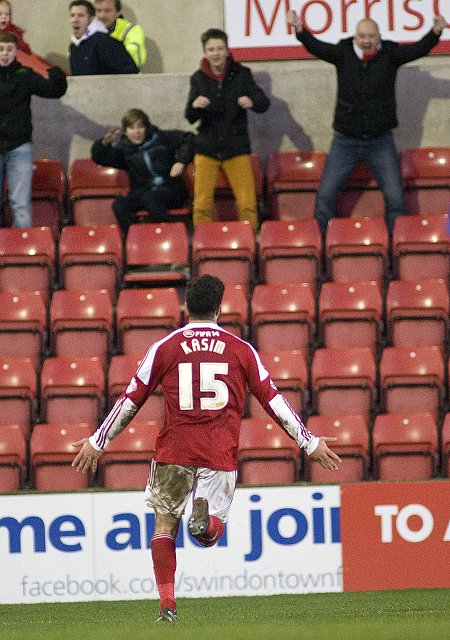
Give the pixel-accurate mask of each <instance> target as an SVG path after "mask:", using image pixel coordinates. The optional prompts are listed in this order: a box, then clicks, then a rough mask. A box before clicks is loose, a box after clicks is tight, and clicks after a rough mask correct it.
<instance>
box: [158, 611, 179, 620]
mask: <svg viewBox="0 0 450 640" xmlns="http://www.w3.org/2000/svg"><path fill="white" fill-rule="evenodd" d="M176 621H177V612H176V611H174V610H173V609H162V611H161V613H160V614H159V618H158V620H157V622H176Z"/></svg>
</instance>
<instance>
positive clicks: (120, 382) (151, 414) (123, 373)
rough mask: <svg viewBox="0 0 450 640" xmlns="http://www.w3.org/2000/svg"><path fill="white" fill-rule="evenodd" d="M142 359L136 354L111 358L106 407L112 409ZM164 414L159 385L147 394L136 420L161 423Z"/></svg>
mask: <svg viewBox="0 0 450 640" xmlns="http://www.w3.org/2000/svg"><path fill="white" fill-rule="evenodd" d="M141 361H142V359H141V358H139V357H137V356H125V355H117V356H113V357H112V358H111V362H110V364H109V371H108V392H107V395H108V408H109V409H112V407H113V406H114V404H115V403H116V401H117V399H118V398H119V397H120V396H121V395H122V393H123V391H124V390H125V389H126V388H127V387H128V385H129V383H130V380H131V378H132V377H133V376H134V375H135V373H136V372H137V370H138V367H139V365H140V364H141ZM164 414H165V406H164V398H163V395H162V391H161V388H160V387H157V388H156V389H155V391H154V392H153V393H152V394H150V395H149V397H148V398H147V400H146V401H145V403H144V404H143V405H142V407H141V408H140V409H139V414H138V420H139V421H140V422H145V421H148V420H155V421H156V422H158V423H159V424H163V422H164Z"/></svg>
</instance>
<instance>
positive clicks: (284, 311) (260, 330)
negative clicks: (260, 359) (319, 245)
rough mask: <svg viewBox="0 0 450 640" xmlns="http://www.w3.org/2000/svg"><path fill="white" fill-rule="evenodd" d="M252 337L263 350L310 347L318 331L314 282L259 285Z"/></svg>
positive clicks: (254, 293)
mask: <svg viewBox="0 0 450 640" xmlns="http://www.w3.org/2000/svg"><path fill="white" fill-rule="evenodd" d="M251 317H252V336H253V340H254V342H255V343H256V345H257V348H258V350H259V351H266V350H269V349H281V350H289V349H304V350H305V351H306V352H307V351H308V350H309V347H310V342H311V338H312V336H313V334H314V331H315V307H314V295H313V291H312V288H311V285H309V284H308V283H301V284H287V285H285V286H283V285H277V284H259V285H257V286H256V287H255V289H254V291H253V297H252V300H251Z"/></svg>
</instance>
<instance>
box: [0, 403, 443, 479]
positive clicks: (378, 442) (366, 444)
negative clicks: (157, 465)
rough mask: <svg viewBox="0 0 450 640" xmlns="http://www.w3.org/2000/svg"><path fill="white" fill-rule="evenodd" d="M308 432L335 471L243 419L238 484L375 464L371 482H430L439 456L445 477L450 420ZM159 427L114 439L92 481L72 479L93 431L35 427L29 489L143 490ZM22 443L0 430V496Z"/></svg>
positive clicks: (388, 419)
mask: <svg viewBox="0 0 450 640" xmlns="http://www.w3.org/2000/svg"><path fill="white" fill-rule="evenodd" d="M307 427H308V428H310V429H311V430H313V431H315V432H317V433H321V432H323V433H332V434H334V435H335V436H336V438H337V441H336V444H335V445H334V450H335V451H336V453H337V454H338V455H339V456H340V457H341V459H342V465H341V467H340V469H339V471H337V472H335V473H333V474H332V473H331V472H329V471H326V470H324V469H322V468H321V467H319V465H314V464H311V463H310V462H308V459H306V460H305V459H304V457H303V456H302V455H301V454H300V452H299V449H298V447H297V445H296V443H295V442H294V441H293V440H292V439H291V438H289V437H288V436H287V435H286V433H285V432H283V431H282V430H281V429H280V428H279V427H278V426H277V425H275V424H273V423H272V422H271V421H269V420H267V419H257V418H251V419H244V420H243V421H242V426H241V434H240V444H239V450H238V465H239V468H238V471H239V475H238V481H239V482H240V483H242V484H244V485H254V484H290V483H292V482H296V481H298V480H300V479H308V480H310V481H312V482H330V481H333V482H336V481H338V482H345V481H358V480H364V479H366V478H367V477H368V468H369V464H370V459H371V451H372V458H373V467H372V468H373V472H372V477H373V478H375V479H381V480H406V479H408V480H418V479H428V478H432V477H433V476H434V475H435V473H436V469H437V468H438V460H439V451H440V450H441V451H442V472H443V475H445V476H449V477H450V413H448V414H447V416H446V419H445V421H444V425H443V429H442V433H441V436H439V432H438V429H437V426H436V420H435V418H434V416H433V415H431V414H428V413H410V412H398V413H385V414H380V415H378V416H377V417H376V418H375V421H374V426H373V431H372V434H371V435H370V432H369V430H368V428H367V421H366V419H365V418H364V417H363V416H361V415H344V416H340V415H326V416H312V417H311V418H309V420H308V422H307ZM159 428H160V425H159V424H158V423H157V422H156V421H154V420H152V421H137V420H136V421H133V422H131V423H130V425H129V426H128V427H127V428H126V429H125V430H124V432H123V433H122V434H121V437H120V438H117V439H115V440H114V441H113V442H112V443H111V444H110V446H109V447H108V449H107V450H106V451H105V453H104V454H103V455H102V456H101V458H100V460H99V471H98V477H97V478H93V477H92V476H90V474H80V473H76V471H75V469H73V468H71V466H70V464H71V462H72V460H73V456H74V449H73V446H72V444H73V442H77V441H79V440H81V439H82V438H85V437H88V436H89V435H90V433H91V427H90V425H87V424H76V423H64V422H56V423H43V424H39V425H36V427H35V429H34V430H33V434H32V436H31V440H30V449H29V460H30V464H29V477H30V486H31V487H32V488H35V489H37V490H41V491H52V490H58V491H61V490H73V489H85V488H87V487H88V486H92V485H93V484H95V485H100V486H103V487H105V488H109V489H125V488H142V487H144V486H145V483H146V479H147V475H148V470H149V460H150V458H151V457H152V455H153V452H154V448H155V440H156V437H157V434H158V430H159ZM27 458H28V456H27V443H26V440H25V438H24V436H23V433H22V431H21V429H20V426H18V425H15V424H9V425H4V426H1V427H0V491H16V490H17V489H20V488H21V487H22V485H23V482H24V478H25V477H26V475H27Z"/></svg>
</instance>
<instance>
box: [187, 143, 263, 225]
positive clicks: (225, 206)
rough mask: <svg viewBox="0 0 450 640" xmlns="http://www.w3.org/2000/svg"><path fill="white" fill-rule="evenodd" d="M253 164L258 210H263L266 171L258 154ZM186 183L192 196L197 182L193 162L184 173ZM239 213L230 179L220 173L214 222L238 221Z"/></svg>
mask: <svg viewBox="0 0 450 640" xmlns="http://www.w3.org/2000/svg"><path fill="white" fill-rule="evenodd" d="M250 160H251V163H252V169H253V176H254V178H255V190H256V198H257V201H258V208H261V200H262V197H263V195H264V170H263V166H262V162H261V158H260V157H259V155H258V154H257V153H252V154H251V155H250ZM184 178H185V183H186V186H187V188H188V191H189V192H190V194H191V195H193V193H194V180H195V168H194V164H193V163H192V162H191V163H190V164H188V165H187V166H186V169H185V171H184ZM237 219H238V213H237V210H236V204H235V200H234V196H233V192H232V189H231V187H230V184H229V182H228V179H227V177H226V175H225V173H224V172H223V171H219V175H218V177H217V183H216V190H215V194H214V211H213V220H214V221H227V220H237Z"/></svg>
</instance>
